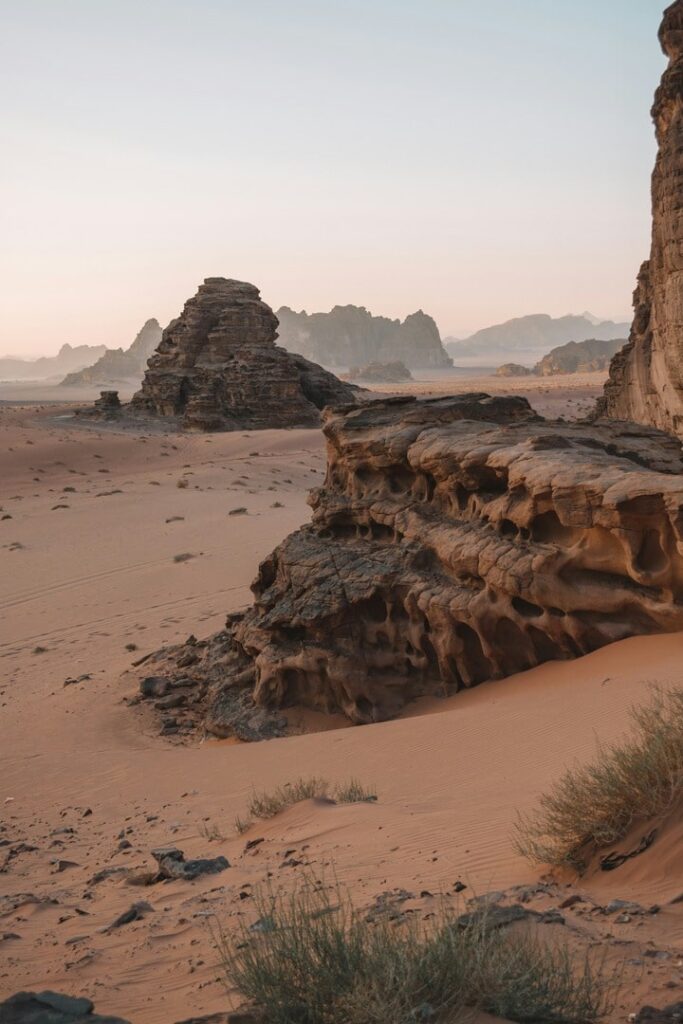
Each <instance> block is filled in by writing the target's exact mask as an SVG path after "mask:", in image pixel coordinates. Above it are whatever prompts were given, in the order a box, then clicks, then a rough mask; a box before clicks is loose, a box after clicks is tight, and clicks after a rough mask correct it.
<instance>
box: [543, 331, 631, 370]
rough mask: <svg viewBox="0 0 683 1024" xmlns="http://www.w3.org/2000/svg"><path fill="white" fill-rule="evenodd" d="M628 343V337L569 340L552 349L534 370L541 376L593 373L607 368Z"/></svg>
mask: <svg viewBox="0 0 683 1024" xmlns="http://www.w3.org/2000/svg"><path fill="white" fill-rule="evenodd" d="M625 344H626V338H611V339H609V340H603V339H600V338H587V339H586V340H585V341H568V342H567V344H566V345H559V346H558V347H557V348H554V349H552V350H551V351H550V352H548V354H547V355H546V356H543V358H542V359H541V360H539V362H538V363H536V365H535V366H534V370H533V372H534V373H535V374H536V375H537V376H539V377H554V376H556V375H559V374H564V373H591V372H592V371H594V370H606V369H607V367H608V366H609V363H610V359H611V358H612V356H613V355H615V353H616V352H619V350H620V349H622V348H623V347H624V345H625Z"/></svg>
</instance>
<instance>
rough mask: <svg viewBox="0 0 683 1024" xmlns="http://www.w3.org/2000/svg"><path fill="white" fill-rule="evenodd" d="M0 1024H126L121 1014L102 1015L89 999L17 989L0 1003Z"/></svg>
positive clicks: (127, 1023)
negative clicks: (18, 990) (116, 1015)
mask: <svg viewBox="0 0 683 1024" xmlns="http://www.w3.org/2000/svg"><path fill="white" fill-rule="evenodd" d="M0 1022H2V1024H129V1022H128V1021H125V1020H123V1019H122V1018H121V1017H102V1016H101V1015H100V1014H99V1013H95V1012H94V1007H93V1004H92V1003H91V1002H90V1000H89V999H78V998H74V997H73V996H65V995H61V994H60V993H59V992H49V991H45V992H17V994H16V995H13V996H10V998H9V999H6V1000H5V1002H4V1003H0Z"/></svg>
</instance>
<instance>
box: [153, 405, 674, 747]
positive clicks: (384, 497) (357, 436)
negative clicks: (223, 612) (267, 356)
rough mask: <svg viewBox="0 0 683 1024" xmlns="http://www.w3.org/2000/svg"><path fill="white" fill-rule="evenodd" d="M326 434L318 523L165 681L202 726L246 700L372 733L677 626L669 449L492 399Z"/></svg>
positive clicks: (281, 554)
mask: <svg viewBox="0 0 683 1024" xmlns="http://www.w3.org/2000/svg"><path fill="white" fill-rule="evenodd" d="M323 430H324V433H325V436H326V438H327V445H328V467H327V477H326V480H325V484H324V486H323V487H321V488H320V489H319V490H317V491H314V492H313V493H312V495H311V498H310V502H311V504H312V506H313V522H312V523H311V524H310V525H308V526H304V527H303V528H302V529H300V530H298V531H297V532H295V533H293V534H292V535H291V536H289V537H288V538H287V539H286V540H285V541H284V542H283V543H282V544H281V545H280V546H279V547H278V548H277V549H276V550H275V551H274V552H273V553H272V554H271V555H270V556H269V557H268V558H267V559H265V561H264V562H263V563H262V564H261V566H260V568H259V573H258V576H257V579H256V581H255V583H254V584H253V588H252V589H253V592H254V605H253V607H252V608H250V609H249V610H248V611H247V612H246V613H245V614H243V615H241V616H240V615H237V616H232V617H231V619H230V621H229V623H228V625H227V628H226V630H225V631H224V632H222V633H220V634H218V635H217V636H216V637H214V638H212V639H211V640H209V641H205V642H203V643H197V642H196V641H195V640H194V638H192V643H191V644H190V645H189V646H188V647H186V648H180V649H176V650H174V651H170V652H167V654H166V655H165V656H166V657H167V658H168V660H169V662H170V667H169V665H166V666H162V667H161V668H156V667H155V669H154V671H155V672H159V674H162V675H169V674H172V671H173V664H174V663H175V665H183V668H182V670H181V671H182V674H183V678H184V680H185V684H186V685H195V686H198V687H200V692H201V694H202V696H201V699H200V700H199V701H198V704H200V705H201V707H202V708H203V713H204V715H205V719H204V721H205V725H206V727H207V728H208V729H209V730H213V729H214V728H215V727H214V722H215V721H216V720H219V721H220V719H221V716H220V713H219V712H218V711H217V709H220V706H221V703H224V704H227V705H228V706H231V705H232V703H233V702H234V701H235V699H236V695H237V694H241V693H247V694H248V696H249V700H250V701H253V702H254V704H255V705H260V706H262V707H264V708H276V707H281V706H284V705H287V704H294V703H300V704H304V705H307V706H309V707H314V708H318V709H320V710H323V711H327V712H334V711H342V712H343V713H344V714H346V715H347V716H348V717H349V718H350V719H351V720H352V721H354V722H358V723H363V722H371V721H377V720H380V719H384V718H387V717H390V716H392V715H394V714H396V713H397V712H398V711H399V710H400V708H401V706H402V705H403V704H404V703H405V702H406V701H407V700H410V699H412V698H415V697H417V696H420V695H422V694H448V693H452V692H454V691H456V690H458V689H459V688H460V687H463V686H472V685H475V684H477V683H480V682H483V681H484V680H488V679H493V678H498V677H502V676H506V675H509V674H511V673H514V672H517V671H520V670H523V669H526V668H529V667H531V666H533V665H536V664H539V663H540V662H543V661H546V660H548V659H561V658H573V657H576V656H578V655H580V654H584V653H588V652H589V651H592V650H594V649H596V648H599V647H601V646H603V645H604V644H608V643H610V642H612V641H614V640H619V639H622V638H624V637H627V636H631V635H634V634H642V633H650V632H663V631H667V630H677V629H683V554H682V553H681V550H683V549H682V548H681V545H683V476H681V473H682V472H683V462H682V460H681V448H680V444H679V442H678V441H677V440H675V439H674V438H671V437H669V436H668V435H665V434H662V433H660V432H658V431H654V430H650V429H644V428H642V427H637V426H635V425H633V424H624V423H606V424H603V425H600V426H593V427H590V426H588V425H582V424H567V423H553V422H546V421H544V420H542V419H541V418H540V417H539V416H537V415H535V414H534V412H533V410H532V409H531V407H530V406H529V404H528V402H527V401H526V400H525V399H523V398H491V397H489V396H487V395H484V394H472V395H459V396H457V397H453V398H442V399H436V400H430V401H416V400H415V399H412V398H400V399H389V400H386V401H378V402H373V403H368V404H367V405H366V406H355V407H347V408H346V409H341V410H339V409H338V410H336V411H335V410H331V409H330V410H327V411H326V413H325V414H324V422H323ZM161 660H162V661H163V657H162V659H161ZM147 670H148V671H149V669H147ZM219 734H222V735H224V734H225V733H224V732H223V733H219Z"/></svg>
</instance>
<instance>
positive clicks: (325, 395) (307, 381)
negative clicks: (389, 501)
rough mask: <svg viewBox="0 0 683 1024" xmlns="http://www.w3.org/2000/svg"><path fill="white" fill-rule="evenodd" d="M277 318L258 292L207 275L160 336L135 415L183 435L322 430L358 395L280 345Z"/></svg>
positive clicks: (135, 399) (131, 409)
mask: <svg viewBox="0 0 683 1024" xmlns="http://www.w3.org/2000/svg"><path fill="white" fill-rule="evenodd" d="M277 327H278V320H277V317H276V316H275V314H274V313H273V311H272V309H271V308H270V306H268V305H266V303H265V302H263V301H262V299H261V297H260V295H259V290H258V288H256V287H255V286H254V285H253V284H247V283H246V282H244V281H233V280H227V279H226V278H223V277H209V278H207V279H206V280H205V281H204V284H202V285H200V287H199V290H198V292H197V294H196V295H195V296H193V298H191V299H189V300H188V301H187V302H186V303H185V308H184V309H183V312H182V314H181V315H180V317H178V319H177V320H174V321H173V322H172V323H171V324H169V326H168V327H167V328H166V330H165V331H164V333H163V336H162V340H161V342H160V344H159V347H158V348H157V350H156V352H155V353H154V354H153V355H152V356H151V357H150V359H149V361H148V368H147V371H146V373H145V376H144V379H143V382H142V386H141V388H140V390H139V391H138V392H137V393H136V394H135V395H134V396H133V399H132V401H131V403H130V406H129V407H128V412H129V413H130V414H132V415H143V416H154V417H163V418H165V419H167V420H169V421H175V422H176V423H177V424H178V425H180V426H182V427H183V428H184V429H186V430H231V429H237V428H250V429H260V428H265V427H293V426H317V424H318V423H319V410H320V409H321V408H322V407H323V406H324V405H326V404H328V403H330V402H348V401H350V400H355V399H356V395H357V389H355V388H354V387H353V385H351V384H345V383H343V382H342V381H340V380H338V379H337V378H336V377H335V376H334V375H333V374H331V373H328V372H327V371H326V370H323V368H322V367H320V366H317V365H315V364H314V363H309V362H308V360H306V359H304V358H303V357H302V356H292V355H290V354H289V353H288V352H286V351H285V350H284V349H282V348H279V347H278V346H277V345H276V344H275V339H276V338H277Z"/></svg>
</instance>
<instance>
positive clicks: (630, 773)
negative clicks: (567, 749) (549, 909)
mask: <svg viewBox="0 0 683 1024" xmlns="http://www.w3.org/2000/svg"><path fill="white" fill-rule="evenodd" d="M631 717H632V721H633V728H632V731H631V735H630V736H629V737H628V738H627V739H625V740H623V741H622V742H621V743H615V744H611V745H609V746H601V747H600V748H599V750H598V755H597V757H596V759H595V760H594V761H593V762H592V763H590V764H588V765H585V766H580V765H577V766H575V767H574V768H571V769H569V770H568V771H567V772H566V773H565V774H564V775H563V776H562V777H561V778H560V779H559V780H558V781H557V782H556V783H555V784H554V786H552V787H551V788H550V790H549V791H548V793H546V794H544V795H543V796H542V797H541V798H540V801H539V807H538V809H537V810H536V811H535V812H534V813H532V814H531V815H520V816H519V818H518V821H517V824H516V828H515V832H516V835H515V844H516V847H517V849H518V850H519V852H520V853H522V854H523V855H524V856H525V857H528V858H529V859H530V860H532V861H536V862H538V863H542V864H550V865H553V866H568V867H573V868H576V869H578V870H583V869H584V868H585V867H586V865H587V863H588V861H589V860H590V858H591V856H592V855H593V854H594V853H595V852H596V851H597V850H600V849H604V848H605V847H608V846H611V845H612V844H613V843H615V842H617V841H618V840H619V839H622V838H623V837H624V836H625V835H626V833H627V832H628V831H629V829H630V828H631V826H632V825H633V824H634V823H635V822H637V821H643V822H644V821H647V820H648V819H651V818H654V817H656V816H657V815H660V814H663V813H665V812H666V811H667V810H668V809H669V808H670V807H671V805H672V804H673V802H674V801H675V800H676V798H677V797H678V796H679V795H680V794H681V793H683V689H674V690H670V691H663V690H661V689H654V691H653V697H652V700H651V701H650V703H649V704H647V705H645V706H644V707H638V708H632V709H631Z"/></svg>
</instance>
